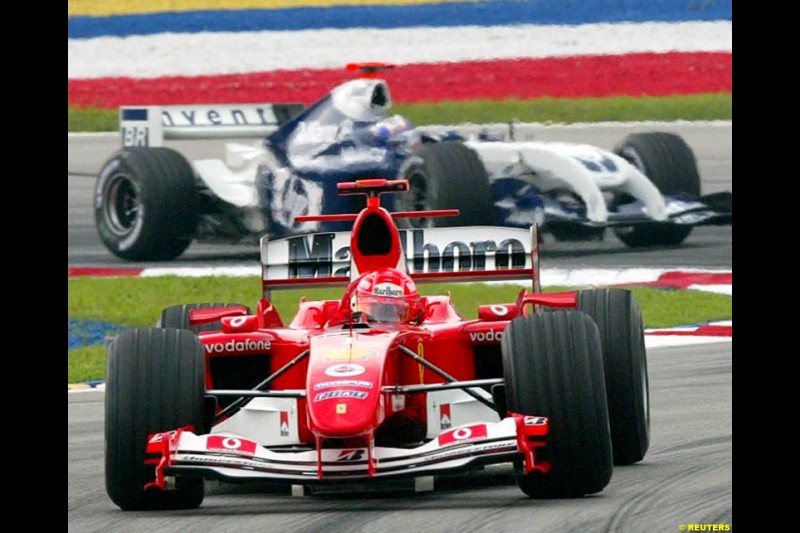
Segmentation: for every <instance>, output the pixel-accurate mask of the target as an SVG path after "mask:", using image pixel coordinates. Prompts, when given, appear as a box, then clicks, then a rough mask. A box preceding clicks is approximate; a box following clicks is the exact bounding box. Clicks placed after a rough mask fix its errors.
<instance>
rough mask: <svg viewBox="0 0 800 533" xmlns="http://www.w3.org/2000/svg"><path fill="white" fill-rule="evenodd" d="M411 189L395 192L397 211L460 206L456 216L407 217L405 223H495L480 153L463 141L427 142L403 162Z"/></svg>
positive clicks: (402, 175) (401, 223) (403, 176)
mask: <svg viewBox="0 0 800 533" xmlns="http://www.w3.org/2000/svg"><path fill="white" fill-rule="evenodd" d="M400 178H401V179H406V180H408V182H409V190H408V192H405V193H398V194H395V195H393V198H394V210H395V211H427V210H431V209H458V210H459V211H460V214H459V215H458V216H455V217H435V218H404V219H399V220H398V225H399V226H401V227H406V228H408V227H452V226H491V225H493V224H494V201H493V199H492V190H491V187H490V185H489V176H488V174H487V172H486V168H485V167H484V166H483V162H481V160H480V158H479V157H478V154H477V153H476V152H475V150H473V149H472V148H469V147H468V146H467V145H465V144H464V143H463V142H461V141H442V142H435V143H427V144H423V145H422V146H421V147H420V148H419V149H418V150H417V151H416V152H414V154H413V155H411V156H410V157H409V158H408V159H407V160H406V162H405V163H404V164H403V168H402V169H401V170H400Z"/></svg>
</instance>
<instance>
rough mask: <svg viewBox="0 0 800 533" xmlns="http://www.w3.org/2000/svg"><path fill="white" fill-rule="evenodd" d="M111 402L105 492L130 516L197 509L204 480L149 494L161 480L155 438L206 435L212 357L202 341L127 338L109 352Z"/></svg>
mask: <svg viewBox="0 0 800 533" xmlns="http://www.w3.org/2000/svg"><path fill="white" fill-rule="evenodd" d="M106 379H107V381H106V398H105V476H106V492H107V493H108V495H109V497H110V498H111V500H112V501H113V502H114V503H115V504H117V505H118V506H119V507H120V508H121V509H123V510H125V511H134V510H153V509H193V508H196V507H198V506H200V504H201V503H202V502H203V498H204V496H205V486H204V481H203V479H202V478H191V477H190V478H177V479H176V484H175V488H174V489H173V490H164V491H162V490H160V489H149V490H147V491H145V490H144V486H145V484H146V483H150V482H152V481H154V479H155V465H154V464H147V465H146V464H145V459H146V453H145V451H146V447H147V439H148V436H149V435H150V434H152V433H157V432H162V431H170V430H173V429H178V428H181V427H186V426H191V427H193V431H194V432H195V433H202V432H203V431H204V428H203V420H204V396H205V357H204V355H203V347H202V344H201V343H200V340H199V339H198V338H197V335H195V334H194V333H192V332H191V331H187V330H181V329H172V328H169V329H165V328H134V329H128V330H125V331H123V332H122V333H120V334H119V335H118V336H117V337H115V338H114V340H113V341H112V343H111V345H110V346H109V349H108V359H107V367H106Z"/></svg>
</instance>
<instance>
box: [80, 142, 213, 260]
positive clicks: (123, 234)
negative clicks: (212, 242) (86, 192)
mask: <svg viewBox="0 0 800 533" xmlns="http://www.w3.org/2000/svg"><path fill="white" fill-rule="evenodd" d="M199 205H200V197H199V194H198V189H197V182H196V179H195V174H194V170H193V169H192V167H191V165H190V164H189V162H188V161H187V160H186V158H185V157H183V155H181V154H180V153H179V152H176V151H175V150H172V149H170V148H164V147H157V148H143V147H127V148H123V149H121V150H118V151H117V152H115V153H114V154H113V155H112V156H111V157H110V158H109V159H108V161H106V162H105V163H104V164H103V167H102V168H101V170H100V174H99V175H98V177H97V183H96V185H95V205H94V217H95V224H96V226H97V231H98V233H99V235H100V240H101V241H102V242H103V244H104V245H105V246H106V248H108V250H109V251H110V252H111V253H113V254H114V255H116V256H117V257H120V258H122V259H126V260H128V261H169V260H172V259H175V258H176V257H178V256H179V255H181V254H182V253H183V252H184V251H185V250H186V248H188V247H189V245H190V244H191V242H192V239H193V238H194V233H195V230H196V228H197V221H198V212H199Z"/></svg>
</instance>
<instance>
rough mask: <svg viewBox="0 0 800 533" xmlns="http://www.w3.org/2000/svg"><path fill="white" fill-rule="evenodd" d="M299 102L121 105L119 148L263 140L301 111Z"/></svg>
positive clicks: (301, 105) (301, 107)
mask: <svg viewBox="0 0 800 533" xmlns="http://www.w3.org/2000/svg"><path fill="white" fill-rule="evenodd" d="M304 107H305V106H303V104H298V103H286V104H212V105H195V104H190V105H171V106H124V107H120V108H119V129H120V134H121V136H122V146H162V145H163V144H164V140H165V139H225V138H236V137H263V136H266V135H268V134H269V133H271V132H273V131H275V130H276V129H277V128H278V127H279V126H280V125H281V124H283V123H284V122H286V121H288V120H289V119H291V118H292V117H293V116H295V115H296V114H297V113H299V112H300V111H302V110H303V108H304Z"/></svg>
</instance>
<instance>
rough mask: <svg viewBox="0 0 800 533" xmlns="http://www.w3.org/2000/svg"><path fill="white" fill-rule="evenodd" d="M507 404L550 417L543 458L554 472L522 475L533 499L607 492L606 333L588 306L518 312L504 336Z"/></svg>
mask: <svg viewBox="0 0 800 533" xmlns="http://www.w3.org/2000/svg"><path fill="white" fill-rule="evenodd" d="M501 347H502V360H503V372H504V375H505V381H506V402H507V408H508V410H510V411H512V412H515V413H520V414H526V415H533V416H546V417H548V418H549V420H550V428H549V432H548V434H547V441H546V446H544V448H539V450H541V451H540V455H539V456H538V457H537V460H542V461H547V462H549V463H550V465H551V466H552V468H551V470H550V471H549V472H548V473H547V474H541V473H540V472H538V471H534V472H531V473H529V474H520V475H519V476H518V478H517V483H518V485H519V487H520V488H521V489H522V491H523V492H524V493H525V494H527V495H528V496H531V497H533V498H574V497H580V496H584V495H586V494H593V493H596V492H600V491H601V490H603V488H604V487H605V486H606V485H608V483H609V481H610V480H611V474H612V472H613V468H614V466H613V460H612V451H611V434H610V429H609V420H608V407H607V402H606V387H605V380H604V376H603V358H602V346H601V340H600V333H599V331H598V328H597V325H596V324H595V322H594V321H593V320H592V318H591V317H590V316H589V315H587V314H586V313H583V312H581V311H576V310H567V311H560V312H557V313H536V314H532V315H526V316H521V317H517V318H515V319H514V320H512V321H511V323H510V324H509V325H508V327H507V328H506V329H505V331H504V333H503V339H502V342H501Z"/></svg>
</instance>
